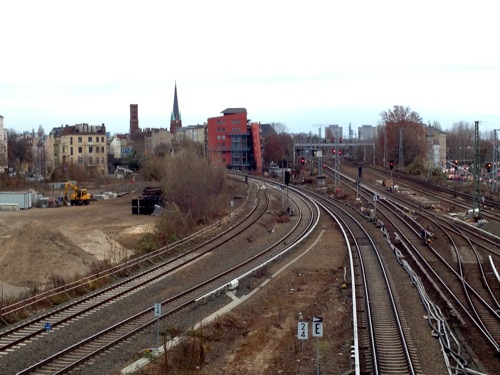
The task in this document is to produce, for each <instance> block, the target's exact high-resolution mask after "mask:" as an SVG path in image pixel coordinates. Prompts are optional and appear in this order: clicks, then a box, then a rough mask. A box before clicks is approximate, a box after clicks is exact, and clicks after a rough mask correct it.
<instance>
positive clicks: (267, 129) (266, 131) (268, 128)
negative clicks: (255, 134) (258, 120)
mask: <svg viewBox="0 0 500 375" xmlns="http://www.w3.org/2000/svg"><path fill="white" fill-rule="evenodd" d="M260 133H261V135H262V137H264V138H266V137H269V136H270V135H273V134H276V130H274V128H273V127H272V125H271V124H260Z"/></svg>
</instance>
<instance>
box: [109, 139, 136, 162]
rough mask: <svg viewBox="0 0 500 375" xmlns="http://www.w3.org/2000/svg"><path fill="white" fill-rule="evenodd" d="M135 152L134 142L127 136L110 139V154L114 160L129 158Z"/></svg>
mask: <svg viewBox="0 0 500 375" xmlns="http://www.w3.org/2000/svg"><path fill="white" fill-rule="evenodd" d="M133 151H134V150H133V147H132V142H131V140H130V137H129V136H128V135H127V134H116V135H114V136H112V137H111V138H110V139H108V154H109V155H110V156H111V157H112V158H113V159H122V158H127V157H129V156H130V155H131V154H132V153H133Z"/></svg>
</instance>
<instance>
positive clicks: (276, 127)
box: [270, 122, 288, 134]
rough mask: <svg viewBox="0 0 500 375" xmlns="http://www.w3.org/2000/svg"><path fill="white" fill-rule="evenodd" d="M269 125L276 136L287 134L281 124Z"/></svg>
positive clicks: (272, 123)
mask: <svg viewBox="0 0 500 375" xmlns="http://www.w3.org/2000/svg"><path fill="white" fill-rule="evenodd" d="M270 125H271V127H272V128H273V129H274V131H275V132H276V134H281V133H288V128H287V126H286V125H285V124H283V123H281V122H271V124H270Z"/></svg>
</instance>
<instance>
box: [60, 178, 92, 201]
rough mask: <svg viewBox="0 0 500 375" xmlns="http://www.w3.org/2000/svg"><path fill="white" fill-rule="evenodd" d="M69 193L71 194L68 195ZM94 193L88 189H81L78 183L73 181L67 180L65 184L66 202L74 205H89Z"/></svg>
mask: <svg viewBox="0 0 500 375" xmlns="http://www.w3.org/2000/svg"><path fill="white" fill-rule="evenodd" d="M68 193H70V194H69V196H68ZM91 198H92V195H91V194H90V193H89V192H88V190H87V189H80V188H79V187H78V186H77V185H75V184H72V183H71V182H66V184H65V185H64V196H63V199H64V202H65V203H66V204H71V205H72V206H81V205H87V204H89V202H90V199H91Z"/></svg>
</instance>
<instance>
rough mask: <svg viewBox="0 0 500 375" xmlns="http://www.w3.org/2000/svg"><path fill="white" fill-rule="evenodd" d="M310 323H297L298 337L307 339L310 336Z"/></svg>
mask: <svg viewBox="0 0 500 375" xmlns="http://www.w3.org/2000/svg"><path fill="white" fill-rule="evenodd" d="M308 325H309V323H307V322H299V323H298V325H297V337H298V339H299V340H307V338H308V334H309V332H308V328H309V327H308Z"/></svg>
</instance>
